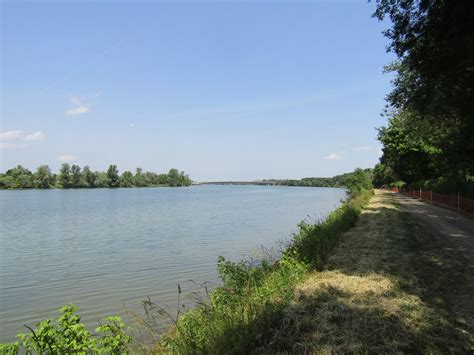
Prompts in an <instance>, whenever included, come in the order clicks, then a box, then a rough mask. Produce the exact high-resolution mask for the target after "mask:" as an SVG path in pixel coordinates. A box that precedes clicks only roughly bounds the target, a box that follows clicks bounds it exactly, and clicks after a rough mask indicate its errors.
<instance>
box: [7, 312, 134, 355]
mask: <svg viewBox="0 0 474 355" xmlns="http://www.w3.org/2000/svg"><path fill="white" fill-rule="evenodd" d="M76 310H77V308H76V306H74V305H67V306H64V307H62V308H61V309H60V311H59V313H60V316H59V317H58V319H56V320H52V319H46V320H42V321H40V322H38V323H37V324H36V328H35V329H33V328H31V327H29V326H26V327H27V328H28V329H29V330H30V333H26V334H25V333H21V334H18V335H17V338H19V339H20V342H18V341H17V342H15V343H11V344H0V353H1V354H18V353H19V351H20V350H24V352H26V353H27V354H33V353H39V354H43V353H47V354H64V353H74V354H87V353H104V354H112V353H113V354H122V353H127V352H128V351H127V344H128V343H129V342H130V341H131V337H130V336H128V335H126V334H125V325H124V324H123V323H122V322H121V319H120V317H108V318H105V323H104V324H101V325H100V326H99V327H97V328H96V332H97V333H98V334H95V335H93V334H91V333H90V332H89V331H88V330H87V329H86V327H85V325H84V324H83V323H81V317H80V316H79V315H78V314H76V313H75V311H76Z"/></svg>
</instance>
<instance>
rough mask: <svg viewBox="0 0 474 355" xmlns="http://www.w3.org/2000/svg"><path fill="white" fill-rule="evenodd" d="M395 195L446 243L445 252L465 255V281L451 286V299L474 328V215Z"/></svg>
mask: <svg viewBox="0 0 474 355" xmlns="http://www.w3.org/2000/svg"><path fill="white" fill-rule="evenodd" d="M379 193H380V192H379ZM393 196H394V198H395V202H396V203H398V204H399V205H400V206H401V207H402V211H406V212H408V213H410V215H412V216H414V217H415V218H416V219H417V220H418V221H420V222H421V225H422V227H424V228H426V230H427V232H428V233H430V234H431V237H432V238H433V240H434V241H436V242H437V243H439V244H440V245H441V246H442V247H443V252H444V253H445V254H451V257H453V256H455V255H454V254H457V255H458V257H461V258H462V263H463V264H464V267H465V270H464V278H463V280H462V281H463V282H462V283H461V284H458V285H456V286H457V287H454V288H453V289H452V290H451V292H450V301H451V302H450V303H451V306H452V307H453V310H454V311H456V313H457V315H458V317H460V318H462V319H465V320H466V321H467V322H469V323H470V326H471V327H473V328H474V219H472V218H470V217H466V216H464V215H462V214H460V213H458V212H455V211H452V210H449V209H446V208H441V207H438V206H434V205H430V204H427V203H424V202H421V201H419V200H417V199H414V198H411V197H407V196H403V195H400V194H395V193H394V194H393ZM458 261H459V260H458ZM448 266H449V265H448Z"/></svg>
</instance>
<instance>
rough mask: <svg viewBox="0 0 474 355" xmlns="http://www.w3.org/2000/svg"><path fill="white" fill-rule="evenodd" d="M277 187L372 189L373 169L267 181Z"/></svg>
mask: <svg viewBox="0 0 474 355" xmlns="http://www.w3.org/2000/svg"><path fill="white" fill-rule="evenodd" d="M267 181H272V182H274V183H276V184H277V185H285V186H310V187H345V188H347V189H349V190H351V191H353V190H357V189H364V190H369V189H371V188H372V169H356V170H354V171H353V172H351V173H345V174H341V175H336V176H333V177H306V178H303V179H300V180H294V179H286V180H267Z"/></svg>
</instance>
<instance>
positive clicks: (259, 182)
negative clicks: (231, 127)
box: [195, 180, 276, 186]
mask: <svg viewBox="0 0 474 355" xmlns="http://www.w3.org/2000/svg"><path fill="white" fill-rule="evenodd" d="M195 184H196V185H263V186H274V185H276V182H274V181H262V180H256V181H204V182H197V183H195Z"/></svg>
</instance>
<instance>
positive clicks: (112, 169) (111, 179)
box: [107, 165, 120, 187]
mask: <svg viewBox="0 0 474 355" xmlns="http://www.w3.org/2000/svg"><path fill="white" fill-rule="evenodd" d="M107 180H108V183H109V187H119V186H120V178H119V172H118V169H117V165H110V166H109V168H108V169H107Z"/></svg>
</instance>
